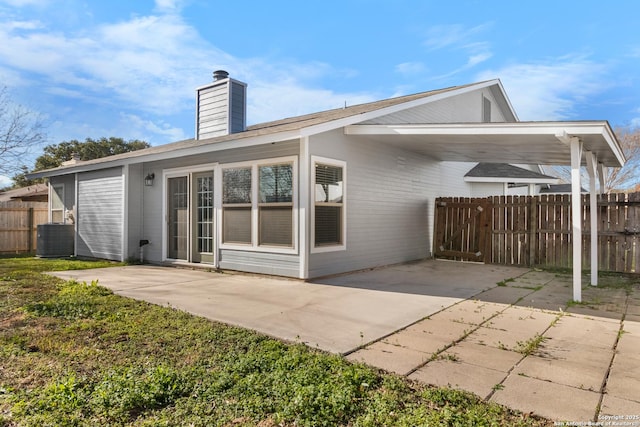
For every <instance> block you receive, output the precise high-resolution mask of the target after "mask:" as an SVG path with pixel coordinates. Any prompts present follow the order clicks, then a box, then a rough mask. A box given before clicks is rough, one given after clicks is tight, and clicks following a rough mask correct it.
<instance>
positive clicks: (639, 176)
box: [549, 127, 640, 193]
mask: <svg viewBox="0 0 640 427" xmlns="http://www.w3.org/2000/svg"><path fill="white" fill-rule="evenodd" d="M614 132H615V134H616V136H617V138H618V141H619V142H620V147H621V148H622V152H623V153H624V155H625V157H626V159H627V162H626V163H625V165H624V167H622V168H611V167H610V168H606V175H605V179H604V191H605V193H611V192H615V191H629V190H631V191H633V189H634V188H640V169H639V167H640V128H637V127H636V128H632V127H618V128H616V129H615V130H614ZM549 172H550V173H551V175H555V176H557V177H558V178H560V179H562V180H563V181H566V182H571V169H570V168H569V167H567V166H551V167H550V169H549ZM580 178H581V180H582V182H583V183H585V184H583V187H584V186H585V185H587V184H586V183H588V182H589V177H588V175H587V173H586V170H585V168H583V170H582V174H581V177H580Z"/></svg>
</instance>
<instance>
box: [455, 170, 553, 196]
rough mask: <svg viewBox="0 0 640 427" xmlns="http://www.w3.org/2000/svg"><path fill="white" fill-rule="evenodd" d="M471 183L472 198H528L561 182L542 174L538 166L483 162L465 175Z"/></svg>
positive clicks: (466, 179) (465, 178)
mask: <svg viewBox="0 0 640 427" xmlns="http://www.w3.org/2000/svg"><path fill="white" fill-rule="evenodd" d="M464 180H465V182H471V183H473V184H472V187H471V193H472V197H487V196H499V195H500V196H526V195H530V196H533V195H536V194H540V193H541V192H543V191H544V189H545V188H547V187H548V186H549V185H552V184H556V183H557V182H559V181H560V180H559V179H558V178H556V177H553V176H549V175H545V174H543V173H542V170H541V167H540V166H538V165H510V164H508V163H489V162H482V163H478V164H477V165H475V166H474V167H473V168H472V169H471V170H470V171H469V172H467V173H466V174H465V175H464Z"/></svg>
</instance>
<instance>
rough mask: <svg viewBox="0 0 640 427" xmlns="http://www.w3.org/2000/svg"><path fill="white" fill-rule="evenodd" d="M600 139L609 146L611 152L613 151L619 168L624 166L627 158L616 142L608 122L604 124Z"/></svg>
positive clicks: (616, 139)
mask: <svg viewBox="0 0 640 427" xmlns="http://www.w3.org/2000/svg"><path fill="white" fill-rule="evenodd" d="M602 137H603V138H604V139H605V140H606V141H607V144H609V147H610V148H611V151H613V154H614V155H615V156H616V159H618V162H620V167H622V166H624V164H625V163H626V162H627V158H626V156H625V155H624V152H623V151H622V147H621V146H620V143H619V142H618V138H616V136H615V133H614V132H613V130H612V129H611V126H609V123H608V122H606V123H605V126H604V127H603V129H602Z"/></svg>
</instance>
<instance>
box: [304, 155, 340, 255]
mask: <svg viewBox="0 0 640 427" xmlns="http://www.w3.org/2000/svg"><path fill="white" fill-rule="evenodd" d="M318 163H321V164H324V165H329V166H337V167H341V168H342V230H341V231H342V244H340V245H328V246H316V164H318ZM310 181H311V182H310V193H309V196H310V197H309V199H310V202H311V203H310V205H311V206H310V207H311V209H310V210H311V223H310V227H309V228H310V232H311V242H309V243H310V245H309V246H310V252H311V253H312V254H317V253H324V252H336V251H345V250H347V162H345V161H343V160H336V159H330V158H327V157H320V156H311V180H310Z"/></svg>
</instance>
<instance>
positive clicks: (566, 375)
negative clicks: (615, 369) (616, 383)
mask: <svg viewBox="0 0 640 427" xmlns="http://www.w3.org/2000/svg"><path fill="white" fill-rule="evenodd" d="M580 355H581V354H580V353H578V354H575V356H577V357H575V358H571V360H558V359H554V358H551V357H539V356H529V357H527V358H525V359H524V360H523V361H522V362H521V363H520V364H519V365H518V366H516V368H515V370H514V371H513V374H514V375H525V376H527V377H530V378H536V379H539V380H544V381H552V382H554V383H556V384H563V385H567V386H571V387H575V388H579V389H584V390H591V391H595V392H597V393H599V392H600V390H601V388H602V382H603V381H604V379H605V375H606V373H607V369H608V368H609V363H610V362H611V360H610V355H608V356H609V360H606V359H607V358H604V359H605V360H601V361H600V363H597V362H596V361H593V360H592V359H588V358H580Z"/></svg>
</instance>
